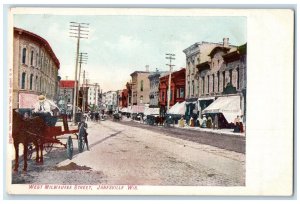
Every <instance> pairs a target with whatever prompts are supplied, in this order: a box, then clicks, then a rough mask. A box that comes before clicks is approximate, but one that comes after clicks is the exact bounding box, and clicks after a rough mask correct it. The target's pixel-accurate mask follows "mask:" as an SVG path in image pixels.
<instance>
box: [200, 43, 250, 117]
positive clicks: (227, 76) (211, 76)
mask: <svg viewBox="0 0 300 204" xmlns="http://www.w3.org/2000/svg"><path fill="white" fill-rule="evenodd" d="M209 56H210V59H209V60H208V61H206V62H203V63H200V64H198V65H197V68H198V74H199V79H200V97H199V99H200V100H201V99H202V98H203V99H206V98H210V97H213V98H214V99H216V101H214V102H213V103H212V104H211V105H212V106H213V107H214V108H213V110H210V108H209V107H207V106H205V107H201V110H203V111H204V113H206V114H207V113H211V114H213V113H223V115H224V116H225V118H226V120H227V122H229V123H230V122H233V120H234V117H236V116H237V115H243V116H246V110H245V109H246V83H247V78H246V68H247V64H246V63H247V60H246V59H247V58H246V56H247V45H246V44H244V45H241V46H239V47H237V48H236V49H234V50H233V51H232V49H230V48H228V47H223V46H217V47H215V48H214V49H213V50H212V51H211V52H210V54H209ZM226 103H228V104H229V103H230V104H229V105H230V109H231V110H230V111H228V112H226V110H225V109H226V107H225V104H226ZM221 106H222V108H221ZM206 107H207V108H206ZM221 109H222V110H221Z"/></svg>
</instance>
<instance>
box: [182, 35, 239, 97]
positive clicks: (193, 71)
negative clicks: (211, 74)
mask: <svg viewBox="0 0 300 204" xmlns="http://www.w3.org/2000/svg"><path fill="white" fill-rule="evenodd" d="M220 46H222V47H225V48H226V49H230V50H235V49H236V46H232V45H230V44H229V39H228V38H224V39H223V43H212V42H204V41H203V42H201V43H200V42H197V43H195V44H193V45H191V46H190V47H188V48H186V49H185V50H183V52H184V53H185V55H186V98H187V99H189V100H193V99H194V101H196V100H197V98H198V97H199V96H200V95H201V85H200V80H199V74H198V72H197V65H199V64H202V63H205V62H207V61H209V60H210V56H209V54H210V53H211V51H212V50H213V49H214V48H215V47H220ZM214 63H215V65H216V66H218V65H217V63H220V62H218V61H217V62H214ZM206 83H208V82H207V81H206Z"/></svg>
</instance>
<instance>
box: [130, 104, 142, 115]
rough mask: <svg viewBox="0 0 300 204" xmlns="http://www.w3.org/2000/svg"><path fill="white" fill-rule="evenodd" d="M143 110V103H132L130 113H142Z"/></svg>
mask: <svg viewBox="0 0 300 204" xmlns="http://www.w3.org/2000/svg"><path fill="white" fill-rule="evenodd" d="M144 110H145V106H144V105H139V106H137V105H134V106H133V107H132V113H144Z"/></svg>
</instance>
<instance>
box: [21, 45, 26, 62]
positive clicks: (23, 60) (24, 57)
mask: <svg viewBox="0 0 300 204" xmlns="http://www.w3.org/2000/svg"><path fill="white" fill-rule="evenodd" d="M22 63H23V64H25V63H26V48H23V50H22Z"/></svg>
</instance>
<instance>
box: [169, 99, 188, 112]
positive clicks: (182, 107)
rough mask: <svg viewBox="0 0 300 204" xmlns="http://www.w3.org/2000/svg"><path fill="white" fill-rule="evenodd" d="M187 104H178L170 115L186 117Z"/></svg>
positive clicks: (171, 110)
mask: <svg viewBox="0 0 300 204" xmlns="http://www.w3.org/2000/svg"><path fill="white" fill-rule="evenodd" d="M185 104H186V102H185V101H184V102H181V103H179V102H177V103H176V104H175V105H174V106H172V107H171V108H170V110H169V114H177V115H184V114H185V109H186V106H185Z"/></svg>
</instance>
